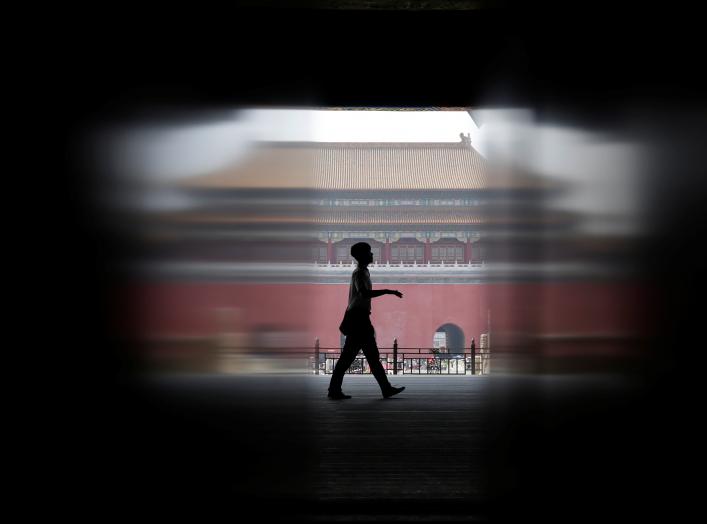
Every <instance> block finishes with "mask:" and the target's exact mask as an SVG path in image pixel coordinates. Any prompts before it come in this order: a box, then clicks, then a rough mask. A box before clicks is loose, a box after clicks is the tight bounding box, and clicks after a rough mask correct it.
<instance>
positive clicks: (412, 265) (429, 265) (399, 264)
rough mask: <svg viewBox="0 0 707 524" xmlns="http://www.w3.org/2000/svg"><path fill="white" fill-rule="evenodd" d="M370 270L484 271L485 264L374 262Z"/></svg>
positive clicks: (339, 264) (348, 266)
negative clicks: (455, 269)
mask: <svg viewBox="0 0 707 524" xmlns="http://www.w3.org/2000/svg"><path fill="white" fill-rule="evenodd" d="M314 266H315V267H316V268H317V269H320V268H335V269H336V268H341V269H344V268H346V269H353V268H355V267H356V264H355V263H354V262H351V263H350V264H344V263H343V262H337V263H324V262H315V263H314ZM368 267H369V268H370V269H396V268H408V269H410V268H412V269H421V270H424V269H425V268H434V269H441V268H444V269H453V268H463V269H469V268H476V269H482V268H484V267H485V265H484V262H483V261H481V262H462V263H459V262H449V263H445V262H441V263H439V264H433V263H431V262H427V263H426V264H425V263H421V264H418V263H416V262H413V263H409V262H405V263H403V262H397V263H392V262H391V263H384V264H382V263H377V262H374V263H373V264H370V265H369V266H368Z"/></svg>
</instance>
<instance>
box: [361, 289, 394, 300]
mask: <svg viewBox="0 0 707 524" xmlns="http://www.w3.org/2000/svg"><path fill="white" fill-rule="evenodd" d="M365 293H366V294H367V295H368V296H367V297H366V298H375V297H380V296H382V295H395V296H396V297H398V298H403V294H402V293H401V292H400V291H398V290H397V289H371V290H370V291H366V292H365Z"/></svg>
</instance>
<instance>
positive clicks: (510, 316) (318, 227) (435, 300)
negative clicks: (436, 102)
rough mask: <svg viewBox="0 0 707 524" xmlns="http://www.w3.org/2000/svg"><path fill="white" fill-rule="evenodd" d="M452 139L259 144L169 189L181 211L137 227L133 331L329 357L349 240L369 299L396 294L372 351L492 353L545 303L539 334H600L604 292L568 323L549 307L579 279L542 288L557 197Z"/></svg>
mask: <svg viewBox="0 0 707 524" xmlns="http://www.w3.org/2000/svg"><path fill="white" fill-rule="evenodd" d="M460 136H461V140H460V141H459V142H454V143H321V142H297V143H288V142H268V143H257V144H255V145H254V147H253V148H252V149H251V150H250V151H249V152H248V153H247V154H245V155H244V156H243V157H242V158H241V159H240V160H239V161H238V162H237V163H234V165H233V166H231V167H229V168H228V169H225V170H221V171H218V172H213V173H206V174H204V175H200V176H196V177H192V178H189V179H186V180H182V181H181V182H180V184H179V186H178V187H177V188H175V189H174V190H175V191H177V192H178V193H179V194H180V195H181V197H182V200H183V201H185V202H187V205H185V206H183V207H182V208H180V209H175V210H169V211H161V212H155V213H151V214H150V216H149V217H146V219H145V221H144V227H143V229H142V235H143V238H144V239H146V242H145V246H146V248H145V249H144V257H143V258H144V260H145V263H144V264H143V265H142V266H141V268H142V270H144V271H145V272H146V274H147V275H149V276H148V278H146V279H143V280H142V282H143V284H142V287H140V290H139V291H138V295H137V297H138V298H136V301H137V303H139V304H141V307H140V309H139V312H140V314H139V315H138V317H139V319H140V324H141V326H142V328H144V331H147V332H149V333H152V334H155V335H161V336H164V337H166V338H167V339H170V340H177V339H183V340H199V339H200V338H199V337H202V338H203V339H204V340H208V339H209V337H213V336H216V337H217V338H219V337H220V338H219V340H221V341H223V340H226V341H229V340H230V342H225V343H226V344H230V345H232V346H249V347H251V346H252V347H265V348H282V347H301V348H311V347H313V344H314V341H315V340H318V341H319V344H320V345H321V347H322V348H338V347H341V345H342V344H343V339H342V336H341V334H340V333H339V332H338V325H339V322H340V320H341V316H342V315H343V311H344V309H345V307H346V301H347V297H348V286H349V280H350V275H351V271H352V270H353V268H354V265H353V264H354V261H353V259H352V258H351V256H350V247H351V245H352V244H354V243H356V242H359V241H365V242H368V243H369V244H370V245H371V247H372V250H373V253H374V263H373V264H372V265H371V266H370V267H369V269H370V273H371V278H372V281H373V285H374V288H393V289H399V290H400V291H402V292H403V294H404V298H403V299H402V300H400V299H398V298H396V297H393V296H384V297H381V298H377V299H375V300H374V301H373V305H372V309H373V311H372V321H373V324H374V326H375V327H376V336H377V339H378V344H379V346H380V347H381V348H386V347H388V348H389V347H391V346H392V345H393V343H394V341H396V340H397V343H398V344H399V346H400V347H404V348H431V347H438V348H439V347H441V348H442V349H443V350H444V351H448V352H451V353H461V352H463V351H464V350H465V349H466V350H467V351H468V350H469V347H470V344H471V341H472V339H474V340H475V344H476V347H477V348H478V347H480V345H481V344H483V345H488V344H489V342H490V344H491V345H492V346H493V344H494V342H493V341H494V337H493V336H490V337H489V334H493V333H494V331H495V329H494V328H497V329H498V330H499V333H506V334H507V333H516V334H517V333H521V334H522V333H523V332H532V331H533V330H532V329H531V328H532V326H531V325H530V324H533V325H535V326H537V322H541V321H542V322H544V321H545V320H543V319H540V318H539V313H538V311H534V310H533V304H534V303H535V304H536V305H538V306H542V307H545V308H547V307H550V306H549V305H548V300H549V301H550V302H551V304H552V307H557V308H559V309H558V317H557V319H555V320H552V321H551V322H550V323H551V324H553V326H552V327H549V326H545V325H543V328H544V329H549V330H550V332H552V333H564V332H566V331H567V330H566V329H565V328H564V327H563V326H566V325H573V328H572V330H571V332H572V333H574V334H576V333H582V332H593V331H595V330H596V329H598V328H597V327H596V326H595V325H594V324H592V323H597V322H598V323H599V324H602V323H603V324H602V325H604V324H606V322H607V321H608V323H609V324H612V320H611V311H613V310H614V309H615V307H616V299H615V296H614V291H615V287H612V286H613V284H606V285H603V284H601V283H596V282H594V283H592V284H591V287H592V291H591V293H589V294H586V293H585V297H586V299H587V300H588V303H590V304H595V305H594V306H592V305H590V306H589V307H590V308H592V309H593V310H596V307H602V308H603V307H605V308H608V309H607V310H606V312H605V313H601V314H599V315H598V317H597V316H596V315H595V316H594V317H593V318H591V319H584V320H579V322H578V320H577V315H576V314H570V316H567V311H565V312H564V313H563V312H562V309H565V308H564V306H562V304H564V302H565V301H566V300H567V298H568V297H571V296H572V295H573V293H574V291H570V292H568V289H569V288H568V287H567V286H568V285H570V286H579V287H577V288H576V289H578V290H583V289H584V288H583V287H582V286H583V285H585V284H583V283H582V282H581V278H580V279H579V280H577V279H576V278H575V279H574V280H572V278H573V275H572V274H570V273H571V271H570V273H568V274H567V278H569V279H570V280H571V281H572V282H574V283H572V284H568V283H567V282H560V283H553V286H554V287H552V286H550V287H548V286H547V285H546V284H547V283H543V277H542V267H543V263H545V262H546V260H544V259H543V250H542V249H539V246H543V245H545V244H543V238H547V235H558V236H561V237H567V238H569V237H571V236H572V231H573V227H574V226H575V225H576V218H575V217H574V216H572V215H571V214H570V213H567V212H560V211H552V210H550V209H549V208H548V207H547V206H545V202H546V199H547V198H548V197H549V196H551V195H553V194H555V193H557V192H558V191H562V187H561V186H559V185H558V184H550V183H548V182H546V181H544V180H543V179H542V178H540V177H538V176H534V175H533V174H531V173H521V172H518V171H516V170H505V171H504V170H499V169H494V168H491V167H490V166H489V165H487V162H486V161H485V159H484V158H483V157H482V156H481V155H480V154H479V153H478V152H477V151H476V150H475V149H474V148H473V147H472V145H471V144H470V141H469V139H468V137H466V136H464V135H460ZM148 240H149V241H148ZM574 276H575V277H576V272H575V274H574ZM538 285H542V286H544V287H542V290H543V293H542V295H534V293H536V291H537V290H536V289H535V288H534V287H533V286H538ZM509 286H510V287H509ZM602 286H604V287H602ZM607 286H608V287H607ZM509 290H510V291H509ZM509 297H512V298H513V300H512V302H513V303H512V304H509V302H508V300H509ZM544 311H547V310H546V309H545V310H544ZM575 313H579V316H581V312H577V311H575ZM614 324H615V322H614ZM600 330H601V329H600ZM229 337H230V338H229ZM521 338H522V337H521ZM485 349H488V348H485ZM382 351H383V350H382Z"/></svg>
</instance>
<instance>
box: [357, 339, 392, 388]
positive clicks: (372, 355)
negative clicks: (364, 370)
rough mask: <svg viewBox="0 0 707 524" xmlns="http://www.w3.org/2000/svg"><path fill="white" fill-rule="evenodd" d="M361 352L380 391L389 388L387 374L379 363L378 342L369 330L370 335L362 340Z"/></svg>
mask: <svg viewBox="0 0 707 524" xmlns="http://www.w3.org/2000/svg"><path fill="white" fill-rule="evenodd" d="M363 354H364V355H366V360H367V361H368V366H369V367H370V368H371V373H373V376H374V377H375V378H376V381H377V382H378V385H379V386H380V388H381V391H382V392H386V391H388V390H390V388H391V386H390V382H389V381H388V375H387V374H386V372H385V369H384V368H383V364H381V360H380V359H381V356H380V352H379V351H378V344H377V343H376V339H375V335H374V334H373V332H372V330H371V334H370V336H368V337H366V339H365V340H364V341H363Z"/></svg>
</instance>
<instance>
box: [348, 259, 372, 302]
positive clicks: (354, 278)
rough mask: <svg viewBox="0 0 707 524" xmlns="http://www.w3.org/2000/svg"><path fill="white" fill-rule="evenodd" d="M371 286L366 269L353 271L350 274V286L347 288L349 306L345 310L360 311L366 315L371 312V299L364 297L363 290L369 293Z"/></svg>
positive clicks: (369, 276)
mask: <svg viewBox="0 0 707 524" xmlns="http://www.w3.org/2000/svg"><path fill="white" fill-rule="evenodd" d="M372 289H373V284H372V283H371V275H370V273H369V272H368V268H359V267H357V268H356V269H354V272H353V273H351V285H350V286H349V305H348V307H347V308H346V309H347V310H352V309H355V310H360V311H365V312H366V313H370V312H371V298H370V296H369V297H366V296H364V295H363V294H362V293H363V292H364V290H368V291H371V290H372Z"/></svg>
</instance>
